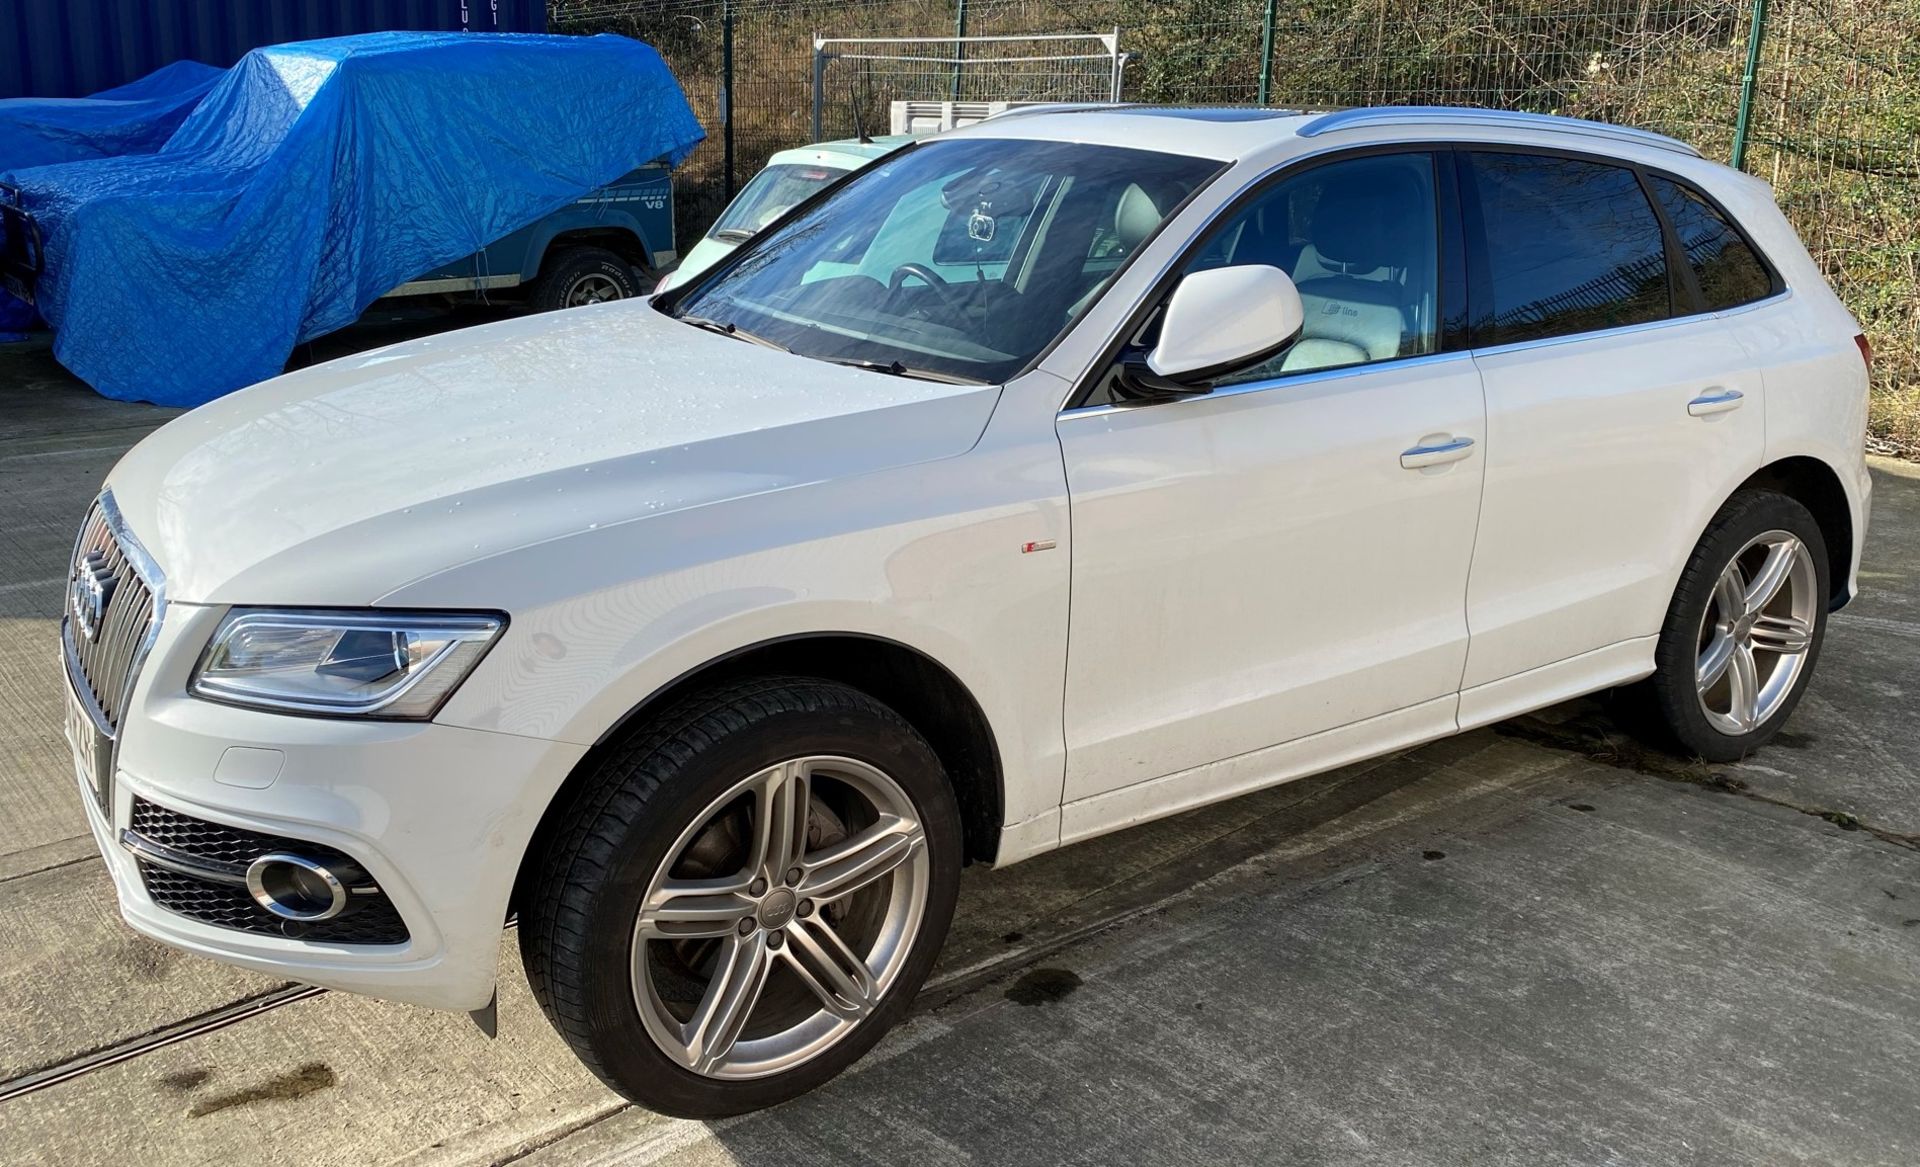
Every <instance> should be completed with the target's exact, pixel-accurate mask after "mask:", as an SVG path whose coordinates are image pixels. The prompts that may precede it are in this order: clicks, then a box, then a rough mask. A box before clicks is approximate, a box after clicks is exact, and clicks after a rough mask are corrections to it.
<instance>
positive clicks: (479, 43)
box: [0, 32, 703, 405]
mask: <svg viewBox="0 0 1920 1167" xmlns="http://www.w3.org/2000/svg"><path fill="white" fill-rule="evenodd" d="M702 136H703V135H702V133H701V130H700V127H699V124H698V123H697V122H696V121H695V119H694V116H693V111H692V110H691V109H690V108H689V107H688V105H687V101H686V97H685V96H684V95H683V94H682V93H681V92H680V87H679V85H678V84H677V83H676V82H675V81H674V79H673V75H672V74H671V73H670V72H669V71H668V69H667V67H666V64H665V63H664V62H663V61H662V60H661V59H660V55H659V54H658V53H656V52H655V51H654V50H653V49H652V48H651V47H650V46H648V45H644V44H641V43H640V42H638V41H633V40H629V39H627V38H625V37H619V36H611V35H601V36H594V37H565V36H542V35H529V34H511V33H500V34H488V33H403V32H388V33H372V34H368V35H365V36H353V37H340V38H337V39H333V40H320V41H305V42H300V43H295V44H287V45H277V46H274V47H272V48H265V49H255V50H254V51H252V52H250V53H248V54H247V55H246V56H245V57H244V58H242V59H241V61H240V63H239V64H237V65H235V66H234V67H233V68H232V69H231V70H229V71H228V73H227V75H226V77H225V78H223V79H222V80H221V81H220V83H219V84H218V85H216V86H215V87H214V89H213V91H212V92H211V93H209V94H208V95H207V96H206V98H205V99H204V100H202V101H201V103H200V106H199V108H197V109H196V110H194V112H193V114H192V115H191V116H189V117H188V118H187V120H186V121H185V122H184V123H183V124H182V125H181V126H180V128H179V130H178V131H176V132H175V133H174V135H173V137H172V138H171V139H169V140H168V142H167V143H166V145H165V146H163V147H161V149H160V150H159V151H158V152H157V153H154V154H150V155H145V156H129V157H119V158H103V159H96V160H92V161H85V162H72V163H64V164H60V165H54V166H43V167H39V168H35V169H28V170H18V171H12V172H10V173H7V174H0V181H5V182H8V183H11V184H12V185H14V186H16V187H17V188H19V190H20V192H21V201H22V202H23V204H24V206H25V208H26V210H27V211H28V212H30V213H31V214H32V215H33V216H34V218H35V220H36V221H37V222H38V223H39V225H40V228H41V231H42V233H43V235H44V237H45V240H46V271H45V273H44V274H43V275H42V276H41V278H40V283H39V287H38V294H37V297H36V298H37V300H38V303H39V308H40V312H41V315H42V316H44V317H45V318H46V320H47V322H48V323H49V324H50V325H51V326H52V327H53V329H54V355H55V356H56V357H57V358H58V359H59V360H60V362H61V363H62V364H64V365H65V366H66V367H67V368H69V369H71V370H72V371H73V372H75V373H77V374H79V375H80V377H81V378H82V379H84V380H85V381H86V382H87V383H88V384H90V385H92V386H93V387H94V388H95V389H97V390H98V391H100V392H101V393H103V394H105V395H106V396H108V397H116V398H120V399H122V400H129V401H151V402H155V403H157V404H161V405H198V404H201V403H203V402H206V401H210V400H212V399H213V398H215V397H218V396H220V395H221V394H223V393H228V392H231V391H232V390H235V389H239V388H241V387H243V386H246V385H250V384H252V383H254V382H255V381H259V380H263V379H265V378H267V377H271V376H273V375H275V374H277V373H278V372H280V370H281V369H282V367H284V365H285V364H286V360H287V357H288V356H289V355H290V354H291V353H292V351H293V347H294V345H296V344H298V343H299V342H301V341H304V340H309V339H311V338H313V337H316V336H320V335H323V334H325V333H328V332H332V331H333V330H335V329H337V328H341V327H344V326H345V325H347V324H350V323H352V322H353V321H354V320H355V319H356V318H358V317H359V315H360V313H361V312H362V311H364V310H365V309H366V307H367V305H369V304H371V303H372V302H373V301H374V300H376V299H378V298H379V297H380V296H381V295H383V294H384V293H386V292H388V291H391V290H392V289H393V288H395V287H397V286H398V285H400V284H402V283H405V282H406V281H407V280H409V279H411V278H413V277H414V276H417V275H419V274H420V273H422V272H425V271H429V270H431V269H433V268H435V267H438V266H439V265H441V264H444V263H450V262H452V261H453V260H456V259H459V258H461V257H462V256H465V255H469V254H471V253H473V252H475V251H478V250H479V249H480V248H482V247H484V246H486V245H487V244H488V243H490V242H492V241H493V240H495V239H498V238H500V237H501V236H503V235H506V234H507V233H509V232H511V231H513V230H515V229H517V228H519V227H521V226H524V225H525V224H527V223H530V222H533V221H534V220H536V219H538V218H540V217H541V216H542V215H545V214H547V213H548V212H550V211H553V210H556V209H558V208H559V207H562V206H564V205H566V204H567V203H570V202H572V201H573V200H575V199H577V198H579V197H580V196H582V195H584V194H586V193H588V192H589V191H592V190H594V189H596V188H598V187H600V186H604V185H605V184H607V183H609V182H611V181H613V180H614V179H616V178H619V177H620V176H622V175H623V174H626V173H627V172H628V171H630V170H632V169H634V168H635V167H637V166H640V165H642V164H643V163H646V162H650V161H652V160H654V159H661V158H664V159H666V160H667V161H668V162H670V163H677V162H679V161H680V159H682V158H683V157H685V156H686V154H687V152H688V151H690V150H691V149H692V148H693V147H694V145H695V144H696V143H698V142H699V141H700V139H701V137H702Z"/></svg>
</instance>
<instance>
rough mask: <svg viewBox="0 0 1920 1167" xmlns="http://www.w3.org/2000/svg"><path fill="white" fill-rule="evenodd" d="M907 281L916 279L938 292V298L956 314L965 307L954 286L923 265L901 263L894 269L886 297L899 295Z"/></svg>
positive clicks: (965, 304) (888, 282) (888, 281)
mask: <svg viewBox="0 0 1920 1167" xmlns="http://www.w3.org/2000/svg"><path fill="white" fill-rule="evenodd" d="M908 279H918V280H919V281H920V282H921V283H923V284H925V285H927V286H928V287H929V288H932V289H933V290H934V291H935V292H938V293H939V295H940V298H941V299H942V300H944V301H946V304H947V307H949V308H951V309H953V310H954V311H956V312H958V311H961V310H963V309H964V308H966V306H967V303H966V301H965V300H964V299H962V298H961V295H960V293H959V292H957V291H956V290H955V289H954V286H953V285H952V284H950V283H948V282H947V281H946V280H945V279H942V278H941V276H940V273H939V272H937V271H934V270H933V269H932V268H930V267H928V266H927V265H926V264H924V263H903V264H901V265H900V266H899V267H896V268H894V269H893V276H892V277H891V278H890V279H888V280H887V295H888V296H897V295H899V294H900V288H901V286H902V285H903V284H905V283H906V282H907V280H908Z"/></svg>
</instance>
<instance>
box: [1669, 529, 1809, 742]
mask: <svg viewBox="0 0 1920 1167" xmlns="http://www.w3.org/2000/svg"><path fill="white" fill-rule="evenodd" d="M1818 591H1819V573H1818V572H1817V571H1816V570H1815V568H1814V562H1813V555H1812V553H1811V552H1809V551H1808V550H1807V545H1806V544H1805V543H1802V542H1801V541H1800V540H1799V538H1797V537H1796V536H1794V535H1793V534H1791V533H1790V532H1787V531H1779V530H1775V531H1768V532H1766V533H1764V534H1761V535H1757V536H1755V537H1754V538H1753V539H1751V540H1749V541H1748V542H1747V544H1746V546H1744V547H1742V548H1741V549H1740V552H1739V554H1737V555H1735V556H1734V557H1733V558H1732V560H1730V561H1729V562H1728V563H1727V566H1726V567H1725V568H1724V569H1723V570H1722V571H1721V573H1720V577H1719V579H1718V580H1717V581H1716V582H1715V584H1714V589H1713V598H1712V600H1711V601H1710V602H1709V603H1708V605H1707V610H1706V612H1705V614H1704V615H1703V616H1702V617H1701V621H1700V634H1699V641H1698V644H1699V655H1698V657H1697V659H1696V662H1695V666H1694V681H1695V689H1696V691H1697V692H1698V694H1699V698H1700V708H1701V709H1702V711H1704V712H1705V713H1706V716H1707V723H1708V724H1709V725H1711V726H1713V728H1714V729H1716V730H1718V731H1719V732H1721V733H1723V734H1726V735H1728V736H1729V737H1738V736H1741V735H1744V734H1748V733H1752V732H1753V731H1754V730H1755V729H1757V728H1758V727H1759V726H1761V725H1762V724H1764V723H1765V722H1766V720H1767V719H1768V718H1769V717H1772V716H1773V715H1774V714H1775V713H1776V712H1778V711H1779V710H1780V708H1781V706H1782V705H1784V704H1785V702H1786V701H1787V699H1788V697H1789V695H1791V694H1792V692H1793V689H1794V685H1795V684H1796V683H1797V682H1798V680H1799V678H1800V675H1801V673H1802V672H1803V671H1805V669H1806V666H1807V658H1808V655H1809V653H1810V652H1811V650H1812V648H1813V633H1814V626H1815V621H1816V620H1817V619H1818V618H1819V604H1820V596H1819V595H1818Z"/></svg>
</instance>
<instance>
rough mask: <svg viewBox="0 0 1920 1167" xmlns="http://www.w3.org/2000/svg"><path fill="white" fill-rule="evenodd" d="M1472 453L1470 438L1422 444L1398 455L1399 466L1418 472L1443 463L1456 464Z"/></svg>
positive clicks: (1471, 440)
mask: <svg viewBox="0 0 1920 1167" xmlns="http://www.w3.org/2000/svg"><path fill="white" fill-rule="evenodd" d="M1471 453H1473V439H1472V438H1448V439H1447V440H1445V441H1439V442H1423V443H1421V444H1420V445H1418V446H1415V447H1414V448H1413V449H1411V450H1407V451H1405V452H1403V453H1402V454H1401V455H1400V465H1401V466H1403V467H1405V468H1406V469H1408V470H1420V469H1423V468H1425V467H1428V466H1439V465H1441V464H1442V463H1445V462H1458V461H1459V460H1460V459H1462V458H1464V457H1466V456H1467V455H1469V454H1471Z"/></svg>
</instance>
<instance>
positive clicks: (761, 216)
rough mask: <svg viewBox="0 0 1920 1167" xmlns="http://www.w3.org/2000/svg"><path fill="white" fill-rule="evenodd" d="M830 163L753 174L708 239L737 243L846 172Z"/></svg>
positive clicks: (784, 167)
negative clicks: (829, 164)
mask: <svg viewBox="0 0 1920 1167" xmlns="http://www.w3.org/2000/svg"><path fill="white" fill-rule="evenodd" d="M845 173H846V171H845V170H841V169H839V168H837V167H833V166H814V165H806V166H789V165H781V166H769V167H767V168H766V169H765V170H762V171H761V172H760V173H759V174H756V175H754V176H753V181H752V182H749V183H748V184H747V185H746V189H744V190H742V191H741V192H740V194H739V196H738V197H737V198H735V199H734V200H733V201H732V202H731V203H728V204H727V209H726V210H724V211H722V212H720V217H719V218H718V219H716V220H715V221H714V224H713V230H711V231H709V232H707V237H708V238H710V239H725V240H727V241H729V242H733V243H737V242H739V241H740V240H742V239H748V238H751V237H752V235H753V233H754V232H755V231H758V230H759V229H760V228H762V227H764V226H766V225H767V224H768V223H771V222H773V221H774V220H775V219H778V218H779V217H780V216H782V215H784V214H786V213H787V212H788V211H790V210H792V209H793V208H794V207H796V206H799V205H800V203H801V202H803V201H805V200H806V199H810V198H812V197H813V195H814V192H815V191H818V190H819V189H820V188H821V187H823V186H825V185H827V184H828V183H830V182H832V181H833V180H834V179H836V178H839V177H840V176H841V175H843V174H845Z"/></svg>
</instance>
